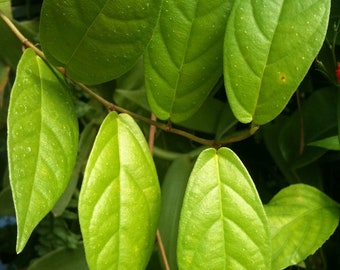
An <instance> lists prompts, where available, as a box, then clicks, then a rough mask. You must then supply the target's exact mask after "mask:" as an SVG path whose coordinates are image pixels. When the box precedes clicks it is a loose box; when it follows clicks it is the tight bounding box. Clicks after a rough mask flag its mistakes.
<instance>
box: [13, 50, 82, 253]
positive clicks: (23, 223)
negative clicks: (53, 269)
mask: <svg viewBox="0 0 340 270" xmlns="http://www.w3.org/2000/svg"><path fill="white" fill-rule="evenodd" d="M73 109H74V108H73V103H72V100H71V96H70V94H69V92H68V89H67V87H66V86H65V84H64V82H63V80H62V79H61V78H60V77H58V76H57V75H56V74H55V73H54V71H53V70H52V69H51V68H50V67H49V66H48V65H46V63H45V62H44V61H43V60H42V59H40V58H39V57H38V56H36V55H35V53H34V52H33V51H32V50H31V49H27V50H26V51H25V53H24V55H23V56H22V58H21V60H20V62H19V65H18V70H17V77H16V80H15V83H14V86H13V89H12V93H11V100H10V105H9V113H8V158H9V172H10V181H11V187H12V192H13V198H14V203H15V209H16V215H17V223H18V236H17V252H20V251H21V250H22V249H23V248H24V246H25V244H26V242H27V240H28V238H29V237H30V235H31V233H32V230H33V229H34V227H35V226H36V225H37V224H38V223H39V221H40V220H41V219H42V218H43V217H44V216H45V215H46V214H47V213H48V212H49V211H50V210H51V209H52V208H53V206H54V204H55V203H56V201H57V199H58V198H59V197H60V195H61V194H62V193H63V191H64V189H65V188H66V186H67V184H68V181H69V179H70V176H71V173H72V170H73V166H74V163H75V159H76V155H77V145H78V123H77V118H76V115H75V112H74V110H73Z"/></svg>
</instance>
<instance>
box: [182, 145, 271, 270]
mask: <svg viewBox="0 0 340 270" xmlns="http://www.w3.org/2000/svg"><path fill="white" fill-rule="evenodd" d="M250 224H251V226H250ZM177 258H178V264H179V268H180V269H183V270H184V269H270V258H271V250H270V239H269V232H268V228H267V220H266V216H265V213H264V209H263V206H262V203H261V201H260V198H259V196H258V194H257V191H256V188H255V186H254V183H253V182H252V179H251V178H250V176H249V174H248V172H247V170H246V169H245V167H244V165H243V164H242V163H241V161H240V160H239V159H238V157H237V156H236V155H235V154H234V153H233V152H232V151H231V150H230V149H228V148H220V149H219V150H218V151H216V150H215V149H208V150H205V151H203V152H202V154H201V155H200V156H199V157H198V159H197V161H196V164H195V166H194V169H193V171H192V173H191V176H190V178H189V182H188V186H187V190H186V193H185V197H184V202H183V208H182V212H181V218H180V224H179V236H178V250H177Z"/></svg>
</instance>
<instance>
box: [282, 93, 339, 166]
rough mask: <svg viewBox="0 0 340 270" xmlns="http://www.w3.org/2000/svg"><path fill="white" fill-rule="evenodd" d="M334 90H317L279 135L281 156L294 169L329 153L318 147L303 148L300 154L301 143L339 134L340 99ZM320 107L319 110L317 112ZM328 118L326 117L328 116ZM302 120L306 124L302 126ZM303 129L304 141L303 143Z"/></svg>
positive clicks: (285, 124) (283, 126)
mask: <svg viewBox="0 0 340 270" xmlns="http://www.w3.org/2000/svg"><path fill="white" fill-rule="evenodd" d="M336 94H337V93H336V89H335V88H334V87H329V88H322V89H319V91H315V92H314V93H313V94H312V95H311V96H309V98H308V99H307V100H305V102H304V103H303V105H302V107H301V112H299V111H296V112H294V113H293V114H292V115H291V116H290V117H289V119H288V121H286V123H284V124H282V128H281V131H280V134H279V137H278V139H279V147H280V150H281V153H282V156H283V157H284V158H285V160H286V161H287V163H288V164H289V165H290V167H291V168H298V167H302V166H305V165H307V164H310V163H311V162H313V161H315V160H316V159H318V158H320V156H322V155H323V154H324V153H325V152H326V150H325V149H322V148H316V147H304V150H303V153H300V144H301V143H304V144H307V145H308V144H309V143H310V142H313V141H316V140H318V139H321V138H324V137H327V136H329V134H334V133H335V132H336V130H335V129H336V125H337V116H336V114H337V112H336V110H337V103H336V100H337V97H336ZM315 108H317V109H315ZM325 115H327V117H325ZM301 119H302V121H303V125H302V124H301ZM301 129H303V133H304V134H303V135H304V136H303V141H301V136H302V135H301Z"/></svg>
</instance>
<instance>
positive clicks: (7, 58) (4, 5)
mask: <svg viewBox="0 0 340 270" xmlns="http://www.w3.org/2000/svg"><path fill="white" fill-rule="evenodd" d="M0 10H1V11H2V12H3V13H4V14H5V15H6V16H8V18H12V12H11V1H9V0H8V1H2V2H0ZM0 33H1V38H0V59H1V60H3V61H4V62H5V63H6V64H8V65H10V66H11V67H12V68H16V66H17V64H18V62H19V59H20V57H21V54H22V44H21V42H20V41H19V39H18V38H17V37H16V36H15V34H14V33H13V32H12V31H11V30H10V29H9V28H8V25H7V24H6V23H5V22H4V21H3V20H2V19H1V18H0Z"/></svg>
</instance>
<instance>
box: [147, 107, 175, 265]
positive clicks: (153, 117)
mask: <svg viewBox="0 0 340 270" xmlns="http://www.w3.org/2000/svg"><path fill="white" fill-rule="evenodd" d="M156 120H157V118H156V115H154V114H153V113H151V121H156ZM156 130H157V128H156V126H154V125H150V128H149V149H150V153H151V155H153V150H154V145H155V137H156ZM156 240H157V244H158V248H159V252H160V253H161V257H162V261H163V264H164V268H165V270H170V266H169V262H168V258H167V256H166V253H165V249H164V245H163V241H162V235H161V232H160V231H159V229H157V232H156Z"/></svg>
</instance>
